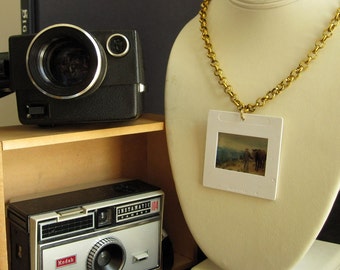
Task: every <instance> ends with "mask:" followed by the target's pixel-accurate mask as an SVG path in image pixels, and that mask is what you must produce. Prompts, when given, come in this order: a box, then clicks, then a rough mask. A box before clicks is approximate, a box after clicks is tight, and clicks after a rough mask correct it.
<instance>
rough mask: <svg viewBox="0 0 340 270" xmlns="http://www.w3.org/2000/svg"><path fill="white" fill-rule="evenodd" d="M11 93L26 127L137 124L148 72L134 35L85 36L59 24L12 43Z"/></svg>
mask: <svg viewBox="0 0 340 270" xmlns="http://www.w3.org/2000/svg"><path fill="white" fill-rule="evenodd" d="M9 74H10V89H11V90H13V91H15V92H16V96H17V106H18V114H19V119H20V121H21V122H22V123H23V124H38V125H54V124H67V123H82V122H84V123H89V122H109V121H122V120H129V119H135V118H137V117H139V116H140V114H141V111H142V93H143V91H144V87H145V84H144V70H143V63H142V53H141V46H140V41H139V38H138V34H137V32H136V31H135V30H117V31H94V32H87V31H85V30H84V29H81V28H80V27H78V26H75V25H70V24H56V25H52V26H49V27H47V28H45V29H43V30H42V31H40V32H39V33H37V34H36V35H20V36H12V37H10V39H9Z"/></svg>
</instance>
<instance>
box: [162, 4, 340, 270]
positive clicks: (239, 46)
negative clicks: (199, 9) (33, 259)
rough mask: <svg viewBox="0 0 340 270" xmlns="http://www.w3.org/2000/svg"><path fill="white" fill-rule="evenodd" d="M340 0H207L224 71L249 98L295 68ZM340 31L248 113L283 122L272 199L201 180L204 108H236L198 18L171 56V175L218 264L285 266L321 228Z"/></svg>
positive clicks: (338, 161) (334, 178)
mask: <svg viewBox="0 0 340 270" xmlns="http://www.w3.org/2000/svg"><path fill="white" fill-rule="evenodd" d="M339 6H340V1H339V0H327V1H320V0H295V1H293V0H291V1H289V0H281V1H278V0H276V1H273V0H272V1H270V0H267V1H259V0H258V1H256V0H248V1H246V0H244V1H243V0H212V1H211V3H210V5H209V9H208V11H207V21H208V29H209V34H210V38H211V42H212V44H213V46H214V50H215V52H216V54H217V58H218V60H219V62H220V65H221V67H222V69H223V70H224V73H225V76H226V77H227V78H228V80H229V81H230V83H231V84H232V86H233V87H234V90H235V92H237V94H238V96H239V98H240V99H241V100H242V101H243V102H244V103H253V102H254V101H255V100H256V99H257V98H258V97H262V96H263V95H264V94H265V93H266V92H267V91H268V90H270V89H272V88H273V87H274V86H276V85H277V84H278V83H279V82H280V81H281V80H282V79H284V78H285V77H286V76H288V74H289V72H290V71H291V70H292V69H294V68H295V67H297V65H298V64H299V62H300V61H301V60H302V59H303V58H305V56H306V55H307V53H308V52H309V51H310V50H311V49H313V47H314V43H315V41H316V40H317V39H319V38H320V37H321V35H322V32H323V30H324V29H325V28H326V27H327V26H328V24H329V21H330V20H331V18H332V17H333V16H334V15H335V12H336V9H337V8H338V7H339ZM339 46H340V27H339V28H337V29H336V30H335V32H334V34H333V36H332V37H331V38H330V39H329V40H328V41H327V44H326V45H325V47H324V48H323V49H322V50H320V52H319V55H318V56H317V58H316V59H315V60H314V61H313V62H312V63H311V64H310V66H309V67H308V69H307V70H306V71H304V72H303V73H302V74H301V75H300V77H299V78H298V79H297V80H296V81H294V82H293V84H292V85H291V86H290V87H289V88H287V89H286V90H285V91H284V92H283V93H281V94H280V95H279V96H278V97H276V98H275V99H274V100H272V101H270V102H268V103H267V104H266V105H265V106H264V107H262V108H260V109H258V110H257V111H256V112H255V114H261V115H267V116H279V117H282V118H283V119H284V128H283V139H282V151H281V162H280V173H279V182H278V191H277V198H276V200H273V201H271V200H265V199H260V198H255V197H250V196H245V195H241V194H237V193H232V192H227V191H221V190H216V189H210V188H206V187H204V186H203V183H202V182H203V179H202V175H203V167H204V155H205V138H206V126H207V116H208V111H209V110H211V109H214V110H223V111H233V112H236V111H237V110H236V108H235V106H234V105H233V104H232V103H231V102H230V100H229V97H227V96H226V95H225V94H224V92H223V89H222V88H221V86H220V85H219V84H218V82H217V79H216V77H215V76H214V75H213V72H212V68H211V67H210V65H209V59H208V58H207V56H206V50H205V49H204V43H203V40H202V38H201V33H200V24H199V16H196V17H195V18H193V19H192V20H191V21H190V22H189V23H188V24H187V25H186V26H185V27H184V28H183V29H182V31H181V33H180V34H179V36H178V37H177V39H176V41H175V43H174V45H173V48H172V51H171V55H170V58H169V63H168V70H167V79H166V90H165V116H166V130H167V140H168V147H169V154H170V161H171V166H172V170H173V175H174V181H175V185H176V189H177V193H178V196H179V199H180V202H181V206H182V209H183V212H184V215H185V217H186V221H187V223H188V225H189V228H190V230H191V232H192V234H193V236H194V237H195V239H196V241H197V243H198V245H199V246H200V247H201V248H202V250H203V252H204V253H205V254H206V255H207V257H208V258H209V259H211V260H212V261H213V262H214V263H215V264H216V265H218V266H219V267H221V268H223V269H230V270H234V269H235V270H238V269H243V270H246V269H252V270H254V269H259V270H266V269H278V270H279V269H289V268H291V267H292V266H293V265H294V264H296V263H297V262H298V261H299V260H300V259H301V258H302V257H303V255H304V254H305V253H306V252H307V250H308V249H309V247H310V246H311V245H312V243H313V241H314V240H315V238H316V237H317V235H318V233H319V231H320V229H321V228H322V226H323V224H324V222H325V220H326V218H327V216H328V214H329V212H330V210H331V207H332V205H333V203H334V200H335V197H336V195H337V193H338V191H339V187H340V166H339V165H340V140H339V134H340V125H339V119H340V111H339V109H338V103H339V99H340V91H339V87H340V86H339V79H338V78H339V74H340V73H339V70H340V61H339Z"/></svg>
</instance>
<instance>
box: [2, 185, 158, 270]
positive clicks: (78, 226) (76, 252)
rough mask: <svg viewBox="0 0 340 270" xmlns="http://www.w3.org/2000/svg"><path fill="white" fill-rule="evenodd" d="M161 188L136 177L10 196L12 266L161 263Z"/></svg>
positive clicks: (61, 268) (41, 269) (102, 269)
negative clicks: (20, 197)
mask: <svg viewBox="0 0 340 270" xmlns="http://www.w3.org/2000/svg"><path fill="white" fill-rule="evenodd" d="M163 200H164V194H163V192H162V191H161V190H160V189H159V188H157V187H155V186H152V185H149V184H146V183H144V182H142V181H140V180H128V181H124V182H119V183H115V184H111V185H105V186H100V187H95V188H89V189H84V190H78V191H74V192H68V193H63V194H57V195H52V196H47V197H41V198H37V199H30V200H26V201H18V202H12V203H10V204H9V205H8V208H7V215H8V220H9V229H10V241H9V242H10V248H9V251H10V252H9V253H10V261H11V262H10V265H11V270H52V269H53V270H71V269H77V270H80V269H84V270H85V269H86V270H146V269H159V268H160V265H161V241H162V240H161V234H162V220H163V204H164V202H163Z"/></svg>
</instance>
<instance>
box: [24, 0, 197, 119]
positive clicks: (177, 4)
mask: <svg viewBox="0 0 340 270" xmlns="http://www.w3.org/2000/svg"><path fill="white" fill-rule="evenodd" d="M22 1H23V3H26V4H27V3H28V2H27V1H30V0H22ZM200 3H201V0H143V1H142V0H31V2H30V4H31V8H30V9H31V11H33V12H34V14H33V15H34V20H33V22H32V23H33V24H32V28H33V29H34V30H33V32H37V31H39V30H41V29H43V28H44V27H46V26H49V25H52V24H55V23H72V24H75V25H78V26H80V27H82V28H84V29H86V30H88V31H91V30H116V29H118V30H119V29H136V30H137V31H138V33H139V36H140V39H141V45H142V50H143V55H144V57H143V58H144V68H145V76H146V83H147V91H146V92H145V95H144V112H150V113H161V114H163V113H164V84H165V76H166V68H167V62H168V58H169V53H170V51H171V48H172V45H173V43H174V41H175V39H176V37H177V35H178V33H179V32H180V30H181V29H182V28H183V26H184V25H185V24H186V23H187V22H188V21H189V20H190V19H192V18H193V17H194V16H195V15H197V13H198V11H199V8H200ZM197 28H198V29H199V22H198V21H197ZM202 44H203V43H202Z"/></svg>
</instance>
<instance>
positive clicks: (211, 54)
mask: <svg viewBox="0 0 340 270" xmlns="http://www.w3.org/2000/svg"><path fill="white" fill-rule="evenodd" d="M210 2H211V0H204V1H203V3H202V4H201V10H200V13H199V14H200V24H201V28H200V29H201V32H202V39H203V40H204V43H205V46H204V47H205V49H206V50H207V52H208V53H207V56H208V58H209V59H210V65H211V66H212V67H213V68H214V75H215V76H216V77H217V78H218V83H219V84H220V85H221V86H222V87H223V91H224V93H225V94H226V95H228V96H229V97H230V100H231V101H232V102H233V103H234V105H235V106H236V107H237V109H238V111H239V112H240V113H241V118H242V120H244V113H252V112H254V111H255V110H256V109H257V108H259V107H263V106H264V105H265V104H266V102H267V101H270V100H272V99H273V98H275V97H276V96H277V95H279V94H280V93H281V92H282V91H283V90H285V89H286V88H287V87H288V86H290V85H291V83H292V82H293V81H294V80H296V79H297V78H298V77H299V75H300V74H301V73H302V72H303V71H304V70H306V69H307V67H308V66H309V64H310V62H312V60H314V59H315V58H316V56H317V55H318V52H319V50H320V49H322V48H323V47H324V45H325V43H326V41H327V39H328V38H330V37H331V36H332V35H333V31H334V29H335V27H336V26H337V25H338V23H339V20H340V8H338V9H337V11H336V14H335V16H334V17H333V18H332V19H331V21H330V23H329V25H328V27H327V28H326V29H325V30H324V31H323V34H322V37H321V38H320V39H318V40H317V41H316V42H315V45H314V48H313V50H311V51H310V52H309V53H308V54H307V57H305V58H304V59H303V60H302V61H301V62H300V63H299V65H298V66H297V68H295V69H293V70H292V71H291V72H290V73H289V75H288V76H287V77H286V78H285V79H283V80H282V81H281V82H280V83H278V85H276V86H275V87H274V88H273V89H272V90H270V91H268V92H267V93H266V94H265V95H264V96H263V97H260V98H258V99H257V100H256V101H255V103H253V104H251V103H249V104H244V103H243V102H242V101H241V100H240V99H239V98H238V96H237V94H236V93H235V91H234V89H233V87H232V86H231V85H230V83H229V82H228V80H227V78H226V77H225V76H224V74H223V70H222V69H221V67H220V63H219V61H218V60H217V58H216V53H215V51H214V50H213V46H212V44H211V41H210V36H209V32H208V27H207V10H208V6H209V3H210Z"/></svg>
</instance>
